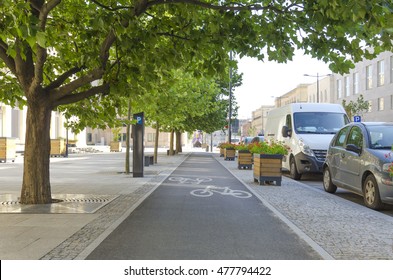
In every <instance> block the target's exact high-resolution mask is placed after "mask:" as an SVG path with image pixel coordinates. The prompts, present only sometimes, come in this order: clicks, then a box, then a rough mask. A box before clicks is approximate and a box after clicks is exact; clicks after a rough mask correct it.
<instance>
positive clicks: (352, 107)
mask: <svg viewBox="0 0 393 280" xmlns="http://www.w3.org/2000/svg"><path fill="white" fill-rule="evenodd" d="M342 105H343V107H344V110H345V112H347V115H348V118H349V119H350V120H352V118H353V117H354V116H363V113H365V112H367V110H368V109H369V106H370V104H369V102H368V101H365V100H364V98H363V95H362V94H361V95H359V96H358V98H357V99H356V101H352V100H351V101H349V103H348V104H347V101H346V100H345V99H343V101H342Z"/></svg>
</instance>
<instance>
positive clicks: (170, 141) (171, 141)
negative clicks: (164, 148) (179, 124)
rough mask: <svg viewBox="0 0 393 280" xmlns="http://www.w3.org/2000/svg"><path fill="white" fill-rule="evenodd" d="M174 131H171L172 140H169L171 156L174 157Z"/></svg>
mask: <svg viewBox="0 0 393 280" xmlns="http://www.w3.org/2000/svg"><path fill="white" fill-rule="evenodd" d="M174 134H175V132H174V130H173V129H172V130H171V134H170V138H169V155H170V156H173V155H174V154H175V151H174V150H173V142H174Z"/></svg>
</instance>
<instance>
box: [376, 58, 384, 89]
mask: <svg viewBox="0 0 393 280" xmlns="http://www.w3.org/2000/svg"><path fill="white" fill-rule="evenodd" d="M377 65H378V69H377V71H378V86H379V87H380V86H383V85H384V84H385V61H383V60H380V61H378V64H377Z"/></svg>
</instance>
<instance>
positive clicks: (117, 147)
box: [110, 141, 121, 152]
mask: <svg viewBox="0 0 393 280" xmlns="http://www.w3.org/2000/svg"><path fill="white" fill-rule="evenodd" d="M110 151H111V152H121V142H119V141H112V142H111V143H110Z"/></svg>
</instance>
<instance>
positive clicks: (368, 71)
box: [366, 65, 373, 89]
mask: <svg viewBox="0 0 393 280" xmlns="http://www.w3.org/2000/svg"><path fill="white" fill-rule="evenodd" d="M372 87H373V68H372V65H369V66H367V67H366V89H371V88H372Z"/></svg>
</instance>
